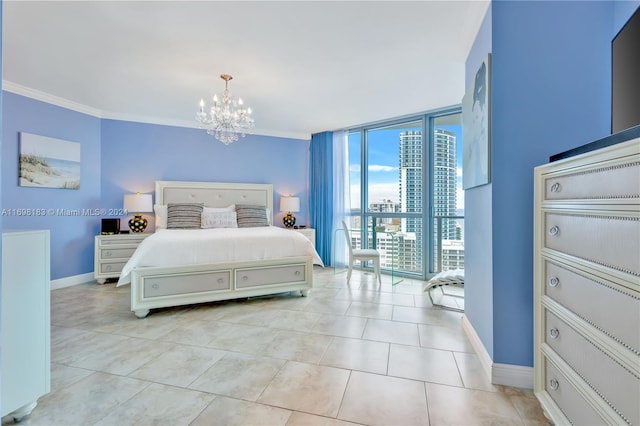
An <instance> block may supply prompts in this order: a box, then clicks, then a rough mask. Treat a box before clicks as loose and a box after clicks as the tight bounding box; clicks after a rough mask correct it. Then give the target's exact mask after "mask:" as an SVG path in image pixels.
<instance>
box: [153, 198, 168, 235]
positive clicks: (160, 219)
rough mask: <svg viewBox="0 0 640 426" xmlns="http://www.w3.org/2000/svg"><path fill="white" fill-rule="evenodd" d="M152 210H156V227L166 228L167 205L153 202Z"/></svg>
mask: <svg viewBox="0 0 640 426" xmlns="http://www.w3.org/2000/svg"><path fill="white" fill-rule="evenodd" d="M153 211H154V212H156V229H167V205H166V204H154V205H153Z"/></svg>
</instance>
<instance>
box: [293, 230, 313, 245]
mask: <svg viewBox="0 0 640 426" xmlns="http://www.w3.org/2000/svg"><path fill="white" fill-rule="evenodd" d="M291 230H292V231H296V232H299V233H301V234H302V235H304V236H305V237H307V239H308V240H309V241H311V244H313V248H314V249H315V248H316V230H315V229H313V228H298V229H295V228H294V229H291Z"/></svg>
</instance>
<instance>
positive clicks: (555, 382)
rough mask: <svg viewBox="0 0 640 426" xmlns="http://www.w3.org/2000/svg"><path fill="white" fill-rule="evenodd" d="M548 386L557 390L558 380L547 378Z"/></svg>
mask: <svg viewBox="0 0 640 426" xmlns="http://www.w3.org/2000/svg"><path fill="white" fill-rule="evenodd" d="M549 386H550V387H551V389H553V390H558V388H559V387H560V383H558V381H557V380H556V379H551V380H549Z"/></svg>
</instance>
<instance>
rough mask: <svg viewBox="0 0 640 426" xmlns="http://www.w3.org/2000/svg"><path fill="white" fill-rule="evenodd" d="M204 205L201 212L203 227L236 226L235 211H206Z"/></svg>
mask: <svg viewBox="0 0 640 426" xmlns="http://www.w3.org/2000/svg"><path fill="white" fill-rule="evenodd" d="M207 210H208V209H207V208H206V207H205V209H204V211H203V212H202V227H203V228H237V227H238V221H237V219H236V212H213V211H207Z"/></svg>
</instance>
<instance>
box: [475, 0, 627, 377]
mask: <svg viewBox="0 0 640 426" xmlns="http://www.w3.org/2000/svg"><path fill="white" fill-rule="evenodd" d="M635 3H636V5H637V3H638V2H635ZM615 7H616V4H615V3H614V2H610V1H603V2H593V1H569V2H550V1H536V2H529V1H494V2H492V4H491V11H490V13H491V24H490V26H491V42H490V46H488V45H487V43H486V39H487V37H486V34H484V33H482V32H481V33H480V34H479V36H478V39H477V40H476V41H478V40H484V42H481V43H477V46H476V45H474V48H475V49H477V51H473V50H472V54H470V55H469V60H468V65H471V62H476V61H477V56H478V55H479V53H478V52H479V51H485V52H486V51H491V52H492V89H491V90H492V110H491V113H492V147H491V163H492V170H491V172H492V177H491V184H490V185H488V186H487V187H488V188H478V189H472V190H471V191H470V194H467V195H466V198H465V214H466V215H467V216H473V215H474V212H477V211H480V212H483V211H487V207H486V203H487V202H490V203H491V232H492V238H491V240H492V243H491V247H490V249H491V250H492V259H491V264H489V265H486V267H487V268H491V269H492V279H493V283H492V285H491V288H490V289H487V288H482V291H485V290H486V291H490V292H491V294H492V297H493V300H492V303H491V304H487V303H486V301H485V299H484V298H483V297H484V296H479V295H478V294H476V295H475V296H474V297H472V298H467V300H466V302H465V306H466V307H468V308H467V309H468V318H469V320H470V321H471V323H472V325H473V326H474V329H476V330H477V332H478V335H479V336H480V338H481V339H482V341H483V343H484V345H485V347H487V351H488V352H489V354H490V355H491V356H492V358H493V361H494V362H495V363H504V364H514V365H524V366H531V365H533V277H532V276H533V168H534V167H535V166H537V165H540V164H544V163H546V162H547V161H548V157H549V156H550V155H552V154H555V153H558V152H561V151H565V150H567V149H570V148H574V147H576V146H579V145H583V144H585V143H588V142H590V141H592V140H595V139H598V138H601V137H604V136H607V135H608V134H609V133H610V120H611V115H610V114H611V113H610V97H611V83H610V82H611V72H610V63H611V39H612V38H613V36H614V35H615V32H616V31H617V29H619V28H616V27H617V26H619V25H620V24H616V23H615V21H616V19H615V18H614V9H615ZM625 9H628V12H627V17H626V19H628V17H629V16H630V14H631V12H632V11H633V9H634V8H625ZM618 14H619V15H621V14H622V12H621V11H619V12H618ZM626 19H625V20H626ZM617 20H618V21H623V20H622V19H621V18H618V19H617ZM474 67H477V65H475V64H473V66H471V69H474ZM467 72H469V69H468V70H467ZM474 192H475V193H474ZM478 193H480V195H478ZM467 229H471V226H470V225H469V224H467ZM487 246H488V244H487V245H485V246H484V247H483V249H486V248H487ZM477 250H479V249H478V248H475V247H473V246H472V247H469V249H466V253H465V258H466V259H465V261H467V259H469V262H470V263H471V264H473V263H474V258H484V257H486V254H485V253H483V252H478V251H477ZM481 285H483V286H486V285H487V284H486V283H481ZM468 287H469V288H471V287H472V285H471V283H470V285H469V286H468ZM469 291H470V292H471V293H472V296H473V292H472V291H471V290H469ZM485 304H486V305H487V306H485ZM488 326H491V327H492V332H490V333H489V334H490V335H488V334H487V329H488Z"/></svg>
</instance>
